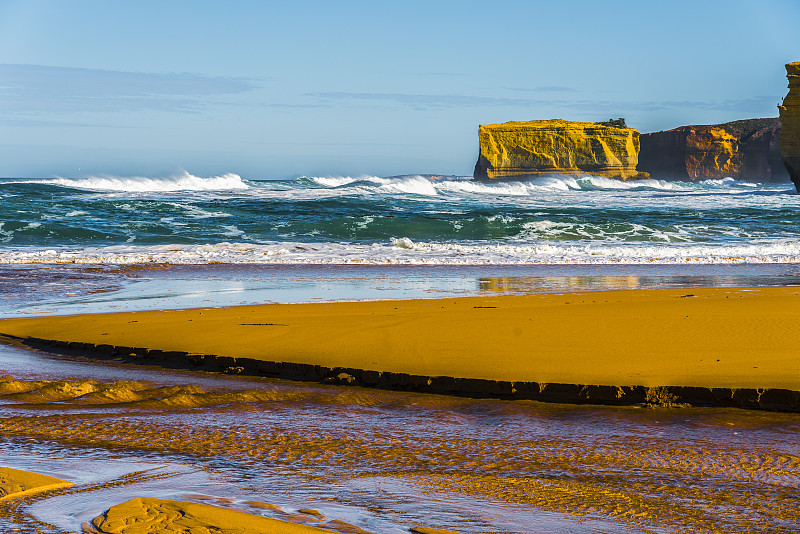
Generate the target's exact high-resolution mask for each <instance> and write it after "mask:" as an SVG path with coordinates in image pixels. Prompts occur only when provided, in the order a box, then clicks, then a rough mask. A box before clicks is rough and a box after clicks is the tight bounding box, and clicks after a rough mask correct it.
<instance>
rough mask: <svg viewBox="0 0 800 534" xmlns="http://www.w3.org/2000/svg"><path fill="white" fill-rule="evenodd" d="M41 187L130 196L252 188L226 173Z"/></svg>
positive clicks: (108, 178) (63, 181)
mask: <svg viewBox="0 0 800 534" xmlns="http://www.w3.org/2000/svg"><path fill="white" fill-rule="evenodd" d="M39 183H45V184H52V185H59V186H62V187H69V188H74V189H88V190H90V191H118V192H127V193H148V192H170V191H220V190H230V189H249V188H250V186H249V185H247V183H245V182H244V180H242V177H241V176H239V175H238V174H233V173H226V174H223V175H221V176H210V177H208V178H203V177H200V176H195V175H193V174H190V173H188V172H186V171H183V172H181V173H179V174H173V175H169V176H162V177H145V176H113V175H102V176H87V177H85V178H54V179H52V180H42V181H40V182H39Z"/></svg>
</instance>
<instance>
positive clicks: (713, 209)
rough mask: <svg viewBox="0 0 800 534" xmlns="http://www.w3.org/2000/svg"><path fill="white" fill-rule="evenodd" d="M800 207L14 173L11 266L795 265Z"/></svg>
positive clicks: (718, 199) (643, 189)
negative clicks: (18, 175) (20, 176)
mask: <svg viewBox="0 0 800 534" xmlns="http://www.w3.org/2000/svg"><path fill="white" fill-rule="evenodd" d="M798 208H800V195H797V194H796V193H795V192H794V188H793V187H792V186H791V184H788V183H787V184H768V185H766V184H765V185H759V184H753V183H745V182H737V181H734V180H732V179H724V180H710V181H705V182H700V183H696V184H692V183H684V182H665V181H656V180H647V181H639V182H627V183H625V182H619V181H615V180H610V179H605V178H599V177H592V176H586V177H584V178H571V177H558V176H553V177H544V178H539V179H536V180H532V181H529V182H507V183H491V184H484V183H478V182H474V181H471V180H468V179H460V178H457V177H452V178H444V179H438V180H432V179H428V178H426V177H422V176H402V177H390V178H380V177H371V176H365V177H314V178H306V177H304V178H299V179H296V180H286V181H249V180H243V179H241V178H240V177H239V176H236V175H233V174H228V175H224V176H219V177H208V178H202V177H196V176H192V175H190V174H188V173H184V174H179V175H175V176H168V177H161V178H123V177H89V178H82V179H61V178H56V179H8V178H7V179H2V180H0V263H3V264H9V263H60V262H70V263H73V262H74V263H115V264H120V263H122V264H131V263H153V262H157V263H169V264H180V263H210V262H226V263H270V264H297V263H311V264H348V263H351V264H352V263H361V264H364V263H371V264H387V263H389V264H440V263H441V264H451V265H452V264H479V265H486V264H524V263H529V264H570V263H584V264H620V263H622V264H634V263H635V264H640V263H658V264H668V263H680V264H685V263H702V264H706V263H794V262H798V261H800V209H798Z"/></svg>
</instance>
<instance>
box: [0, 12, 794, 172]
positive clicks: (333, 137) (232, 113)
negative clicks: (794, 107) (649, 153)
mask: <svg viewBox="0 0 800 534" xmlns="http://www.w3.org/2000/svg"><path fill="white" fill-rule="evenodd" d="M797 20H800V5H798V4H797V3H796V2H791V1H789V0H771V1H767V2H762V3H761V4H759V5H755V4H753V3H749V2H742V1H735V2H721V1H710V2H688V1H678V2H672V3H670V4H669V6H663V5H649V4H642V3H641V2H630V1H618V2H606V3H603V4H602V5H595V4H591V5H587V4H585V3H584V2H575V1H573V2H563V3H561V4H559V5H558V6H554V5H550V4H549V3H545V2H514V1H505V2H500V3H495V4H493V5H492V9H491V10H487V9H486V5H485V4H482V3H477V2H419V1H410V2H406V3H403V4H402V5H397V4H392V5H382V4H379V3H376V4H369V5H363V4H362V3H359V2H337V3H335V4H334V3H324V2H310V1H306V2H298V3H293V4H291V5H288V4H283V3H280V4H279V3H273V2H265V3H260V2H233V3H230V4H226V5H225V7H224V8H223V7H220V6H218V5H213V4H207V3H196V2H192V3H189V2H172V3H169V4H161V3H155V2H139V3H136V4H132V5H123V4H116V3H107V4H98V3H92V2H85V1H78V2H70V3H60V2H54V1H27V2H20V1H7V2H0V44H2V46H0V103H2V107H3V109H4V111H5V112H4V113H3V115H2V116H0V136H1V137H0V176H4V177H50V176H55V175H58V176H64V177H76V176H87V175H98V174H109V175H121V176H153V175H165V174H171V173H176V172H179V171H181V170H186V171H187V172H189V173H192V174H195V175H198V176H218V175H223V174H225V173H235V174H239V175H241V176H242V177H244V178H246V179H276V178H292V177H296V176H301V175H306V176H326V175H378V176H388V175H403V174H414V173H430V174H455V175H469V174H471V173H472V167H473V165H474V163H475V159H476V156H477V150H478V144H477V128H478V125H479V124H488V123H499V122H505V121H510V120H533V119H551V118H563V119H567V120H582V121H599V120H606V119H609V118H612V117H613V118H617V117H625V119H626V121H627V123H628V125H629V126H631V127H634V128H637V129H638V130H640V131H642V132H649V131H658V130H663V129H670V128H674V127H677V126H681V125H685V124H715V123H721V122H728V121H733V120H739V119H748V118H760V117H776V116H777V107H776V106H777V105H778V104H779V103H780V102H781V100H782V99H783V96H784V95H785V94H786V78H785V70H784V64H785V63H787V62H789V61H792V60H797V59H800V50H798V47H797V44H796V40H794V37H793V35H794V34H793V26H794V23H795V22H796V21H797Z"/></svg>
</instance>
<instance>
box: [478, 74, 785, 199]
mask: <svg viewBox="0 0 800 534" xmlns="http://www.w3.org/2000/svg"><path fill="white" fill-rule="evenodd" d="M786 72H787V77H788V79H789V93H788V94H787V95H786V98H785V99H784V101H783V105H781V106H779V111H780V117H774V118H760V119H745V120H738V121H733V122H728V123H724V124H702V125H690V126H681V127H678V128H674V129H672V130H666V131H660V132H652V133H645V134H640V133H639V131H638V130H636V129H634V128H629V127H628V126H627V125H626V124H625V119H623V118H619V119H611V120H609V121H605V122H575V121H565V120H561V119H551V120H533V121H525V122H506V123H502V124H487V125H481V126H479V127H478V139H479V145H480V152H479V155H478V161H477V162H476V163H475V171H474V173H473V177H474V178H475V179H477V180H483V181H494V180H519V179H525V178H530V177H533V176H539V175H543V174H566V175H576V174H577V175H579V174H593V175H596V176H604V177H608V178H615V179H618V180H636V179H644V178H656V179H660V180H680V181H689V182H696V181H702V180H709V179H719V178H725V177H732V178H735V179H737V180H744V181H752V182H784V181H787V180H789V179H791V180H792V182H794V184H795V186H796V187H797V188H798V191H800V62H794V63H789V64H787V65H786Z"/></svg>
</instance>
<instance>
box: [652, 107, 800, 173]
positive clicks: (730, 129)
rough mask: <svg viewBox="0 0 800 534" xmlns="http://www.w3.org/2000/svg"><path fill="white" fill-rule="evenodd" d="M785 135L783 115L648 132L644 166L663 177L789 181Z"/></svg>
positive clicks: (799, 146) (799, 147)
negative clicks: (781, 142)
mask: <svg viewBox="0 0 800 534" xmlns="http://www.w3.org/2000/svg"><path fill="white" fill-rule="evenodd" d="M780 136H781V119H779V118H777V117H776V118H768V119H747V120H740V121H734V122H728V123H725V124H701V125H694V126H681V127H679V128H674V129H672V130H665V131H661V132H653V133H647V134H642V135H641V137H640V138H639V139H640V142H641V151H640V152H639V167H638V168H639V169H640V170H642V171H644V172H647V173H649V174H650V175H651V176H652V177H653V178H656V179H660V180H681V181H688V182H694V181H702V180H709V179H719V178H726V177H731V178H735V179H739V180H748V181H754V182H784V181H786V180H787V179H788V178H789V176H788V174H787V173H786V169H785V168H784V165H783V161H782V160H781V150H780V147H779V144H778V143H779V138H780ZM798 149H799V150H800V144H798ZM799 153H800V152H799Z"/></svg>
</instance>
